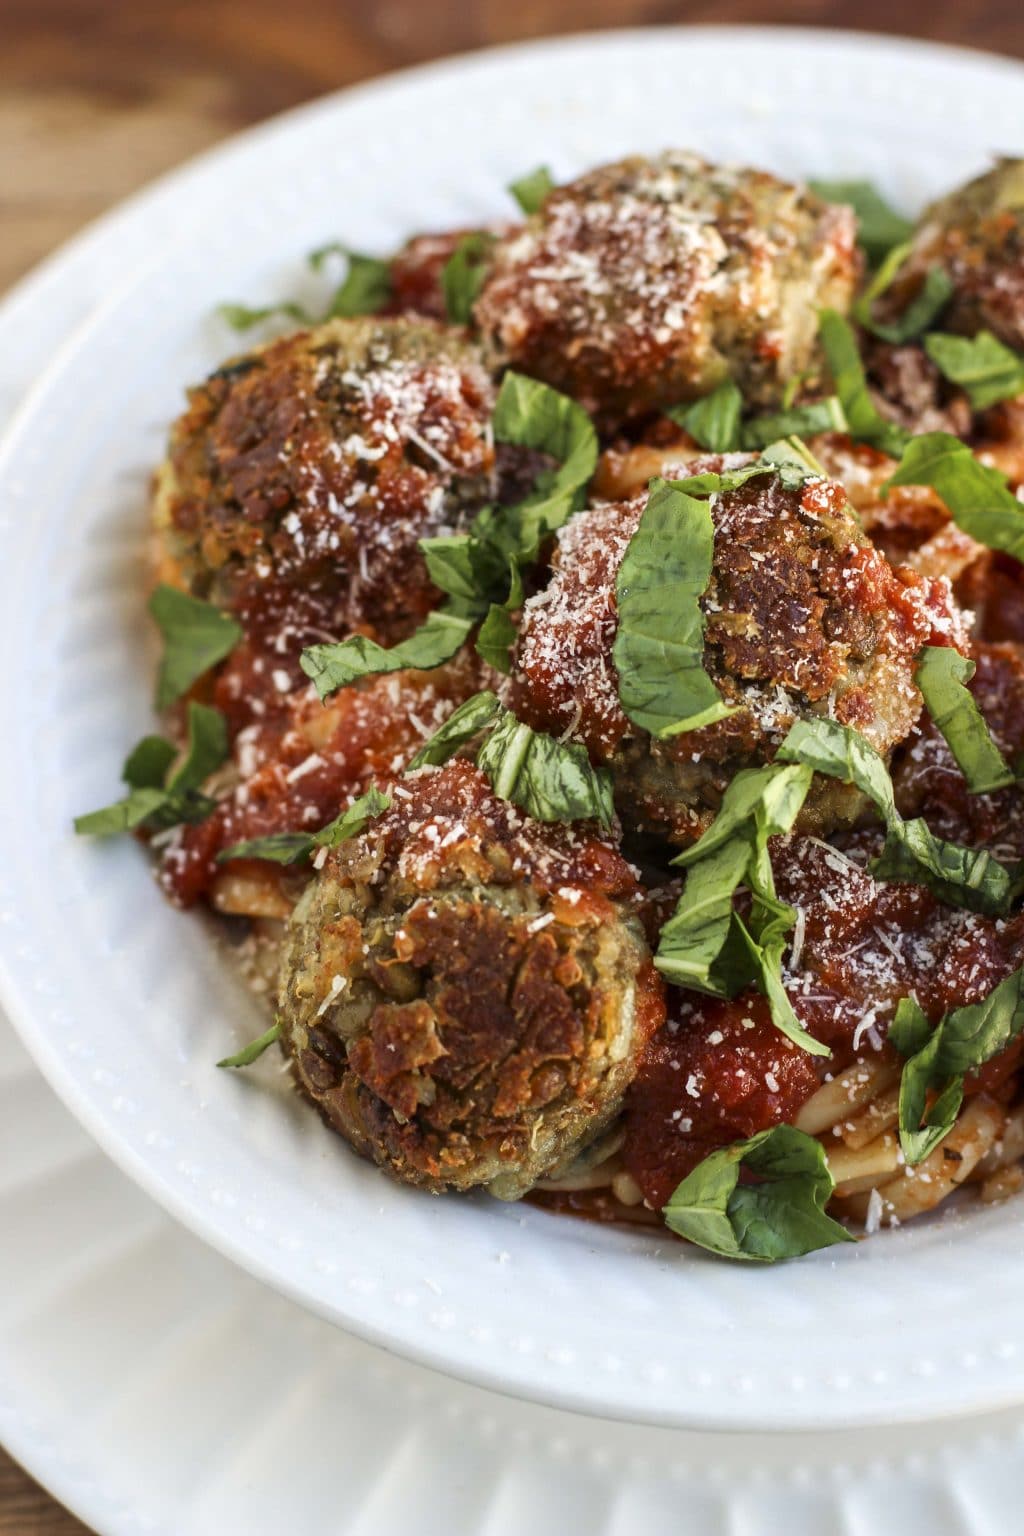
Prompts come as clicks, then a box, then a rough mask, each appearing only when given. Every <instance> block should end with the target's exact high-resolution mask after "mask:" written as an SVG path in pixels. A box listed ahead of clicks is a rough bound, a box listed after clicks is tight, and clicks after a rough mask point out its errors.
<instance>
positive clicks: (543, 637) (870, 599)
mask: <svg viewBox="0 0 1024 1536" xmlns="http://www.w3.org/2000/svg"><path fill="white" fill-rule="evenodd" d="M741 462H744V456H739V455H733V456H729V457H728V458H726V459H722V458H707V459H701V460H699V461H696V462H695V463H694V464H693V465H692V466H690V468H692V470H693V471H694V472H700V471H701V470H703V469H711V468H720V467H722V466H723V465H734V464H737V463H741ZM645 502H646V497H645V496H639V497H635V498H634V499H632V500H630V501H625V502H616V503H611V504H609V505H605V506H598V507H594V508H591V509H590V510H589V511H585V512H581V513H579V514H577V516H576V517H575V518H573V519H572V521H571V522H570V523H568V524H567V525H566V527H565V528H564V529H563V530H562V532H561V534H560V535H559V541H558V548H557V552H556V555H555V560H554V565H555V569H554V574H553V577H552V580H551V582H550V584H549V586H548V587H547V588H546V590H545V591H543V592H542V593H540V594H538V595H537V596H536V597H534V598H532V599H531V600H530V602H529V603H528V604H527V606H526V610H525V614H524V619H523V625H522V629H521V632H520V639H519V644H518V649H517V653H516V666H515V672H514V676H513V679H512V683H511V688H510V702H511V704H512V706H513V708H514V709H515V710H516V712H517V713H518V714H519V715H520V716H521V717H522V718H523V719H525V720H528V721H529V723H530V724H531V725H533V726H535V727H537V728H540V729H543V730H547V731H550V732H551V733H553V734H555V735H560V734H562V733H565V732H568V733H569V734H570V736H572V737H573V738H574V739H576V740H578V741H581V742H583V743H584V744H585V746H586V747H587V749H588V751H589V752H590V754H591V756H592V757H593V758H594V759H595V761H598V762H603V763H607V764H608V765H609V766H610V767H611V769H612V772H613V775H614V777H615V780H616V798H617V802H618V806H619V814H620V815H621V816H622V817H623V819H624V820H625V821H627V822H629V823H631V824H632V825H634V826H638V827H640V828H641V829H643V830H646V831H655V832H659V833H661V834H662V835H665V836H667V837H668V838H669V839H670V840H672V841H676V842H688V841H690V840H691V839H693V838H694V837H696V836H698V835H699V834H700V833H701V832H702V831H703V829H704V828H705V827H706V826H707V824H708V823H709V821H710V820H711V818H712V817H713V816H714V814H715V811H716V810H717V807H718V805H719V803H720V800H721V796H722V794H723V793H724V791H725V789H726V787H727V785H728V783H729V782H730V780H731V779H732V777H733V775H734V774H735V773H736V772H737V771H738V770H739V769H740V768H742V767H745V766H750V765H751V764H755V763H758V762H764V761H766V760H770V759H771V757H772V756H773V754H774V751H775V748H776V747H777V746H778V744H779V742H780V741H781V740H782V737H783V736H784V735H785V733H786V731H787V730H788V729H789V726H790V725H791V724H792V723H793V721H794V720H795V719H796V718H798V717H800V716H803V715H808V714H810V715H814V714H819V715H824V714H828V715H831V716H832V718H834V719H836V720H839V721H841V722H842V723H843V724H847V725H852V726H854V727H856V729H858V730H859V731H861V732H862V733H863V734H864V735H865V736H866V737H867V738H868V740H869V741H870V742H871V743H872V745H873V746H875V747H876V748H877V749H878V750H879V751H880V752H883V753H885V752H887V751H888V750H889V749H890V748H891V747H892V745H893V744H894V743H895V742H897V741H900V740H902V738H903V737H905V736H906V735H907V733H908V731H909V730H910V729H911V727H912V726H913V725H914V723H915V721H916V720H917V717H918V715H919V713H920V709H921V698H920V695H919V693H918V691H917V689H916V687H915V685H914V681H913V664H914V657H915V655H916V653H917V652H918V650H919V649H920V647H921V646H922V645H923V644H925V643H928V642H929V640H934V641H935V643H939V644H943V643H951V642H952V643H961V641H962V635H961V629H960V620H959V615H958V613H957V611H956V609H955V607H954V604H953V601H952V597H951V594H950V589H949V585H948V583H947V582H946V581H943V580H933V579H929V578H926V577H923V576H921V575H919V574H918V573H917V572H915V571H911V570H910V569H908V568H906V567H901V568H899V569H897V570H894V569H893V568H892V567H891V566H890V565H889V562H888V561H887V560H886V559H885V557H884V556H883V555H881V554H880V553H879V552H878V551H877V550H876V549H874V548H873V547H872V545H871V544H870V542H869V541H868V539H867V538H866V537H865V536H864V534H863V533H862V532H861V530H860V527H859V525H858V523H857V521H856V518H855V515H854V513H853V512H852V510H851V508H850V506H849V503H848V501H847V498H846V493H845V492H844V490H843V489H842V487H841V486H839V485H837V484H836V483H835V482H833V481H830V480H825V479H810V480H808V481H807V482H806V483H805V484H804V486H803V487H802V488H801V489H796V490H787V489H785V488H784V487H783V485H782V483H781V481H780V479H779V478H778V477H777V476H775V475H770V476H768V475H766V476H759V477H755V478H753V479H751V480H748V481H747V483H746V484H745V485H743V486H741V487H740V488H739V489H737V490H733V491H728V492H725V493H724V494H722V495H720V496H717V497H715V498H714V499H713V501H712V517H713V521H714V526H715V545H714V563H713V569H712V575H711V583H710V586H709V588H708V590H707V592H706V593H705V595H704V597H703V599H702V608H703V610H704V614H705V618H706V625H707V627H706V633H705V651H704V666H705V670H706V671H707V672H708V674H709V675H710V676H711V678H712V679H713V680H714V682H715V684H716V686H717V687H718V689H719V690H720V692H721V694H722V695H723V697H724V698H725V699H726V701H727V702H729V703H730V704H734V705H738V706H740V711H739V713H737V714H735V715H732V716H730V717H729V718H728V719H725V720H721V721H719V722H718V723H716V724H714V725H710V726H705V727H704V728H703V729H701V730H696V731H690V732H686V733H684V734H682V735H679V736H673V737H669V738H667V739H665V740H655V739H652V738H651V737H650V736H649V735H648V734H647V733H646V732H644V731H642V730H640V729H639V728H638V727H636V726H634V725H632V724H631V722H630V721H629V720H628V719H627V717H626V715H625V714H624V712H623V710H622V706H621V704H620V702H619V695H618V680H617V676H616V672H615V668H614V664H613V661H612V647H613V644H614V641H615V634H616V629H617V623H618V619H617V613H616V606H615V578H616V573H617V571H618V568H619V565H620V564H621V561H622V558H623V555H624V554H625V551H626V547H627V545H628V543H629V540H630V538H631V537H632V535H633V533H634V532H635V531H636V528H637V525H638V524H639V521H640V516H641V513H642V511H643V508H644V505H645ZM857 807H858V800H857V797H856V795H855V794H853V792H852V791H851V790H850V789H849V788H848V787H847V786H843V785H840V784H838V783H837V782H835V781H827V782H822V783H820V784H816V786H815V788H814V789H813V790H812V793H811V795H810V796H809V797H808V800H807V803H806V805H805V807H804V811H803V813H802V819H801V822H800V826H801V827H802V828H803V829H805V830H811V831H815V832H821V831H823V830H827V829H828V828H829V827H830V826H832V825H836V824H839V823H841V822H843V821H844V820H847V819H848V818H849V816H850V815H851V814H854V813H855V811H856V809H857Z"/></svg>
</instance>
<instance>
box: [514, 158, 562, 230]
mask: <svg viewBox="0 0 1024 1536" xmlns="http://www.w3.org/2000/svg"><path fill="white" fill-rule="evenodd" d="M554 187H555V183H554V181H553V179H552V176H551V172H550V171H549V170H548V168H547V166H546V165H538V167H537V169H536V170H535V171H530V173H529V174H528V175H527V176H520V178H519V180H518V181H513V182H512V183H511V184H510V186H509V189H508V190H509V191H510V192H511V194H512V196H513V197H514V198H515V200H516V202H517V203H518V204H519V206H520V208H521V209H522V210H523V212H524V213H525V214H526V216H527V218H529V217H530V215H531V214H533V213H539V212H540V210H541V208H542V207H543V206H544V199H545V198H546V197H547V195H548V193H549V192H553V191H554Z"/></svg>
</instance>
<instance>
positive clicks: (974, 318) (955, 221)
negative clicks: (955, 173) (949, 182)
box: [880, 159, 1024, 349]
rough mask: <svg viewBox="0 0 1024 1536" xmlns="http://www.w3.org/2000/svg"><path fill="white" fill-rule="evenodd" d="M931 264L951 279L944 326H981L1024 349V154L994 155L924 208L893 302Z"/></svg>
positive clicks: (969, 329)
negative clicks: (980, 170)
mask: <svg viewBox="0 0 1024 1536" xmlns="http://www.w3.org/2000/svg"><path fill="white" fill-rule="evenodd" d="M933 266H939V267H941V268H942V269H943V271H945V272H946V273H947V274H948V276H949V277H950V278H951V279H952V282H953V292H952V296H951V298H950V300H949V303H948V304H947V306H946V308H945V310H944V312H943V314H942V317H941V325H942V328H943V329H945V330H952V331H960V332H962V333H963V334H964V335H967V336H973V335H974V334H975V332H977V331H979V330H982V329H987V330H990V331H993V332H994V333H995V335H996V336H998V337H999V339H1000V340H1001V341H1004V342H1005V343H1006V345H1007V346H1009V347H1016V348H1018V349H1024V160H1011V159H1002V160H1000V161H999V162H998V163H997V164H996V165H995V166H994V167H993V169H992V170H991V171H987V172H986V173H985V175H983V176H978V177H976V178H975V180H974V181H969V182H968V183H967V184H966V186H963V187H958V188H957V190H956V191H955V192H951V193H950V194H949V195H948V196H947V197H944V198H941V199H940V200H939V201H938V202H937V203H933V204H932V205H931V207H930V208H927V209H926V210H925V212H924V213H923V214H922V216H921V219H920V221H919V223H918V226H917V231H916V233H915V235H914V243H913V248H912V250H911V253H910V256H909V258H908V260H907V261H906V263H905V264H904V266H903V268H902V271H901V274H900V278H899V281H898V282H897V283H896V284H895V285H894V288H893V290H892V307H893V308H894V309H896V310H897V311H898V310H899V309H900V308H902V307H903V305H905V304H906V303H907V302H909V300H910V299H911V298H912V297H913V295H914V293H915V292H916V290H917V289H918V287H919V286H920V284H921V283H922V281H923V280H924V277H925V274H926V273H927V271H928V269H929V267H933ZM882 307H884V306H880V310H881V308H882Z"/></svg>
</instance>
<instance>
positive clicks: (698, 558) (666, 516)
mask: <svg viewBox="0 0 1024 1536" xmlns="http://www.w3.org/2000/svg"><path fill="white" fill-rule="evenodd" d="M687 483H688V482H686V481H683V482H681V484H680V483H673V482H672V481H667V480H654V481H652V483H651V492H650V495H649V497H648V499H647V505H646V507H645V508H644V510H643V513H642V514H641V517H640V522H639V524H638V525H637V529H636V532H635V533H634V534H633V537H632V538H631V539H630V541H629V544H628V546H627V548H626V552H625V554H624V555H623V557H622V563H621V565H620V566H619V570H618V573H617V575H616V579H615V598H616V604H617V606H618V628H617V631H616V635H615V643H614V646H613V648H612V659H613V661H614V664H615V669H616V672H617V674H618V680H619V700H620V702H621V704H622V708H623V710H624V711H625V713H626V714H627V715H628V717H629V719H630V720H632V722H633V724H634V725H638V726H640V727H641V729H642V730H645V731H649V732H650V733H651V735H652V736H665V735H668V734H673V735H674V734H676V733H678V732H681V731H692V730H697V729H698V728H699V727H700V726H704V725H710V724H712V723H713V722H714V721H716V720H723V719H725V718H726V716H728V715H731V714H734V713H735V709H734V708H733V707H732V706H730V705H729V704H727V703H726V701H725V700H724V699H723V698H722V695H721V694H720V693H719V691H718V689H717V688H716V686H715V684H714V683H713V682H712V681H711V678H710V677H709V676H708V674H707V672H706V671H705V670H704V629H705V619H704V613H703V611H702V609H701V602H700V600H701V598H702V596H703V595H704V593H705V592H706V591H707V588H708V584H709V582H710V580H711V566H712V559H713V556H714V546H715V531H714V524H713V522H712V519H711V509H710V506H709V504H708V502H707V501H706V500H703V499H701V498H699V497H697V496H692V495H689V494H688V493H687V492H686V491H685V490H683V489H682V488H681V485H685V484H687ZM691 483H692V482H691Z"/></svg>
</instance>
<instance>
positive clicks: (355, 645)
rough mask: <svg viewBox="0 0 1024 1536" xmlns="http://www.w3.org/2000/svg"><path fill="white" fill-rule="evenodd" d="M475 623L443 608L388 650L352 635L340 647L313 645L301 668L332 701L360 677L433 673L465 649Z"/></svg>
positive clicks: (306, 651)
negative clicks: (409, 670) (413, 671)
mask: <svg viewBox="0 0 1024 1536" xmlns="http://www.w3.org/2000/svg"><path fill="white" fill-rule="evenodd" d="M473 622H474V621H473V619H472V618H463V617H462V616H461V615H459V614H457V613H453V612H452V611H451V610H450V609H445V608H439V609H437V610H436V612H434V613H432V614H430V615H429V616H428V617H427V618H426V619H425V620H424V622H423V623H422V624H421V625H420V627H419V628H418V629H416V630H414V631H413V633H412V634H411V635H410V636H409V638H408V639H407V640H402V641H400V642H399V643H398V644H397V645H391V646H387V647H385V646H382V645H378V644H377V642H376V640H370V639H368V638H367V637H366V635H350V636H349V638H348V639H347V640H340V641H338V642H337V643H336V644H331V645H311V646H309V647H308V648H307V649H306V650H304V651H303V652H302V655H301V657H300V658H299V665H300V666H301V667H302V670H303V672H305V674H306V676H307V677H309V678H312V680H313V683H314V685H315V687H316V691H317V693H318V694H319V696H320V698H321V699H328V698H330V696H331V694H332V693H337V691H338V689H339V688H345V687H347V685H348V684H349V683H354V682H355V681H356V680H357V678H361V677H370V676H372V675H374V674H379V673H382V672H400V671H403V670H404V669H405V668H406V667H413V668H416V669H417V670H418V671H422V672H429V671H432V670H433V669H434V668H435V667H439V666H441V665H442V663H444V662H446V661H450V660H451V658H452V657H453V656H454V655H455V654H456V652H457V651H459V650H461V649H462V646H463V645H464V644H465V642H466V638H467V636H468V635H469V632H470V630H471V629H472V628H473Z"/></svg>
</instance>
